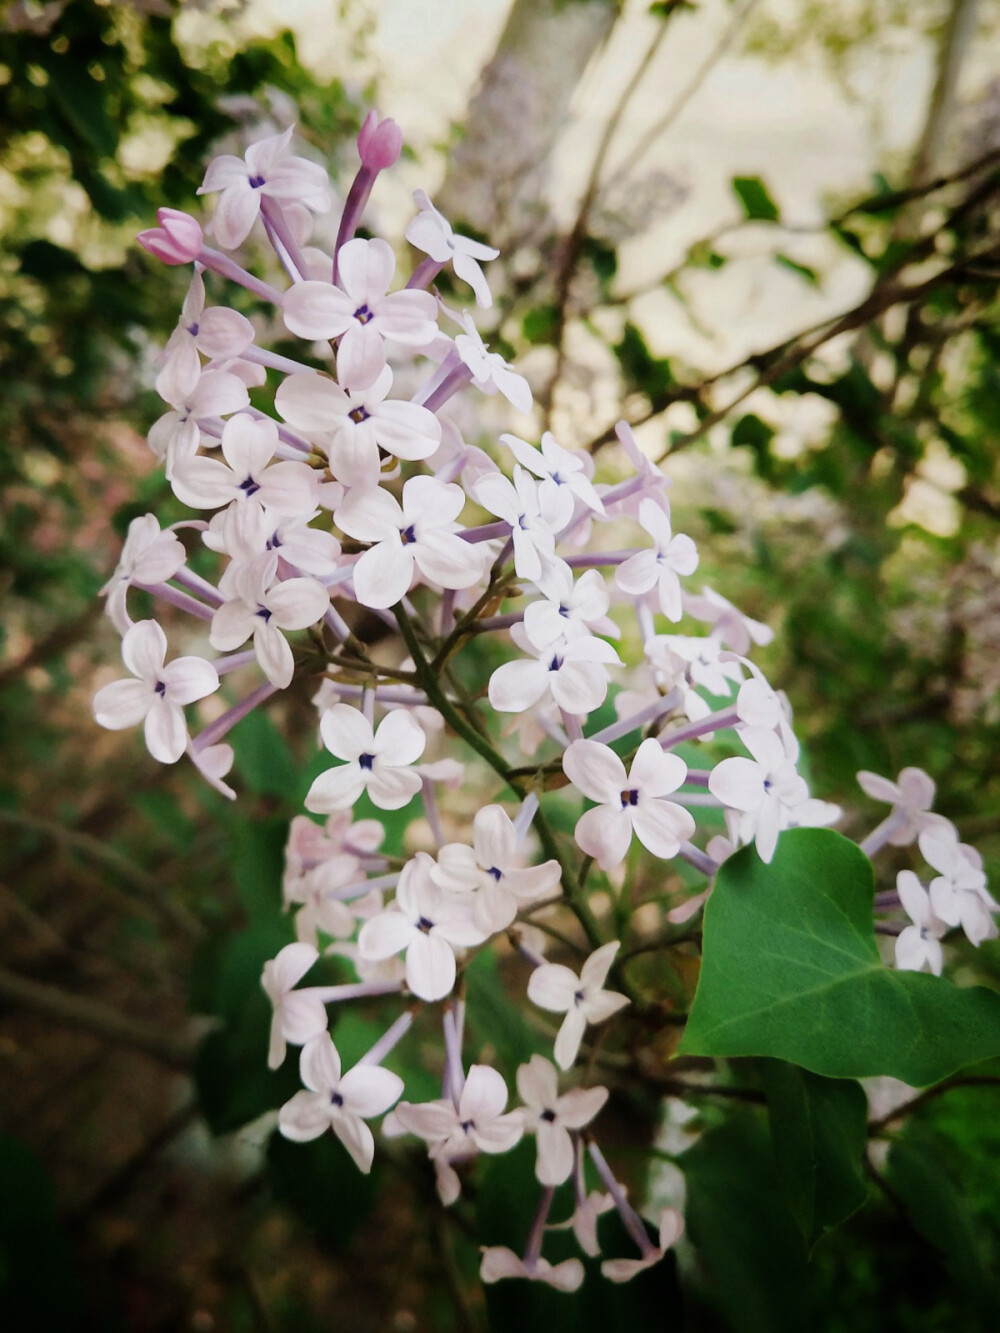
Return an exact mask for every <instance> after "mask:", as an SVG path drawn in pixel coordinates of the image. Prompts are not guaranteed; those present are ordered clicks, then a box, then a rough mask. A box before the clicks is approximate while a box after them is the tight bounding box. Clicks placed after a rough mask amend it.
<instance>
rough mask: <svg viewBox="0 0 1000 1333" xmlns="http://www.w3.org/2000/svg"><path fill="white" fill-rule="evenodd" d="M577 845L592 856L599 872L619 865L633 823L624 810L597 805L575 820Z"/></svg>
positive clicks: (626, 848) (623, 857) (630, 839)
mask: <svg viewBox="0 0 1000 1333" xmlns="http://www.w3.org/2000/svg"><path fill="white" fill-rule="evenodd" d="M573 836H574V837H575V839H576V845H577V846H578V847H579V848H580V850H581V851H582V852H585V853H586V854H587V856H592V857H593V858H594V860H595V861H596V862H597V864H598V865H599V866H600V867H601V869H602V870H610V869H611V868H612V867H613V866H617V865H620V864H621V862H622V861H624V859H625V857H626V856H627V855H628V849H629V847H630V846H631V843H632V820H631V818H630V817H629V814H628V813H627V812H626V811H625V810H623V809H620V808H619V809H617V810H616V809H614V807H612V806H610V805H599V806H596V807H595V808H594V809H593V810H586V811H584V813H583V814H582V815H581V816H580V818H579V819H578V820H577V825H576V830H575V832H574V835H573Z"/></svg>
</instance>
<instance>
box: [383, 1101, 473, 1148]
mask: <svg viewBox="0 0 1000 1333" xmlns="http://www.w3.org/2000/svg"><path fill="white" fill-rule="evenodd" d="M394 1115H395V1117H396V1119H397V1120H398V1121H399V1123H400V1124H401V1125H402V1126H403V1128H404V1129H405V1130H406V1132H407V1133H408V1134H416V1135H417V1137H418V1138H421V1139H426V1140H427V1141H428V1142H429V1143H435V1142H440V1141H441V1140H443V1139H446V1138H447V1137H448V1135H449V1134H451V1132H452V1131H453V1130H454V1129H455V1127H456V1125H457V1124H458V1116H457V1114H456V1113H455V1108H454V1106H453V1105H452V1103H451V1102H445V1101H436V1102H421V1103H419V1104H415V1103H413V1102H400V1103H399V1105H398V1106H397V1107H396V1110H395V1112H394Z"/></svg>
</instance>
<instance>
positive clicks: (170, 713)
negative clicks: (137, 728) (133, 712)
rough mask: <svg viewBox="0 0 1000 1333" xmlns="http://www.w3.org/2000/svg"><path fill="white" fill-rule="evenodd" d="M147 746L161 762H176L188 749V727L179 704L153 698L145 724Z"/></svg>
mask: <svg viewBox="0 0 1000 1333" xmlns="http://www.w3.org/2000/svg"><path fill="white" fill-rule="evenodd" d="M143 730H144V734H145V737H146V748H147V749H148V750H149V753H150V754H151V755H152V756H153V758H154V759H156V760H157V761H158V762H159V763H161V764H176V763H177V761H178V759H180V757H181V755H182V754H183V753H184V751H185V750H186V749H187V743H188V729H187V723H186V722H185V720H184V710H183V709H182V708H181V706H180V705H179V704H176V703H171V702H170V700H169V699H161V698H159V697H158V696H157V697H155V698H154V699H153V702H152V704H151V705H150V708H149V712H148V713H147V714H146V721H145V725H144V728H143Z"/></svg>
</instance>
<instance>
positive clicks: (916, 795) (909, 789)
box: [899, 768, 935, 810]
mask: <svg viewBox="0 0 1000 1333" xmlns="http://www.w3.org/2000/svg"><path fill="white" fill-rule="evenodd" d="M899 790H900V793H901V795H902V798H903V800H904V802H905V803H906V804H907V805H908V806H910V807H911V808H912V809H914V810H929V809H930V808H931V806H932V805H933V804H934V790H935V789H934V782H933V779H932V778H930V777H928V775H927V774H926V773H925V772H924V771H923V769H922V768H904V769H903V770H902V772H901V773H900V775H899Z"/></svg>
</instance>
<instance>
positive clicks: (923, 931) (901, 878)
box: [896, 870, 948, 977]
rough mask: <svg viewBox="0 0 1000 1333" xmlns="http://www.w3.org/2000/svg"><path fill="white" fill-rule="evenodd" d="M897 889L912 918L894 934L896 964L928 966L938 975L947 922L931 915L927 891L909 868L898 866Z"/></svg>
mask: <svg viewBox="0 0 1000 1333" xmlns="http://www.w3.org/2000/svg"><path fill="white" fill-rule="evenodd" d="M896 892H897V893H898V894H899V901H900V902H901V903H902V904H903V908H904V910H905V912H906V915H907V916H908V917H909V918H910V920H911V921H912V922H913V925H912V926H907V927H906V929H905V930H903V931H901V932H900V934H899V935H898V936H897V937H896V966H897V967H898V968H900V969H902V970H903V971H907V972H921V971H923V969H924V967H929V968H930V970H931V971H932V972H933V973H934V975H935V976H937V977H939V976H940V975H941V969H942V968H943V966H944V953H943V951H942V949H941V937H942V936H943V935H944V934H945V932H946V931H947V929H948V927H947V925H946V924H945V922H943V921H939V920H938V918H937V917H936V916H935V915H934V909H933V907H932V906H931V900H930V894H929V893H928V892H927V890H926V889H925V888H924V886H923V885H922V884H921V883H920V880H919V879H917V877H916V875H915V874H914V873H913V871H912V870H901V871H900V872H899V874H898V875H897V876H896Z"/></svg>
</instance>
